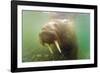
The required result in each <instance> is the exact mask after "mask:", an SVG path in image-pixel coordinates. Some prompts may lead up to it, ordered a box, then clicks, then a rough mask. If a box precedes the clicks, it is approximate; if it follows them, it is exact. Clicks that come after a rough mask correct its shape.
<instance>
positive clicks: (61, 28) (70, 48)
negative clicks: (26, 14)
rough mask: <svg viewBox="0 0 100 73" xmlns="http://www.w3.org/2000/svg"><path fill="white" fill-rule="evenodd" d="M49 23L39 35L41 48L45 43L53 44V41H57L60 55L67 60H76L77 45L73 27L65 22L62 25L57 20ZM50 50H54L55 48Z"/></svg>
mask: <svg viewBox="0 0 100 73" xmlns="http://www.w3.org/2000/svg"><path fill="white" fill-rule="evenodd" d="M50 22H53V23H50ZM50 22H48V23H46V24H45V25H44V26H43V28H42V30H41V32H40V34H39V38H40V41H41V44H42V45H43V46H44V45H45V43H48V44H54V40H57V41H58V43H59V45H60V48H61V51H62V54H63V56H64V57H65V58H66V59H67V60H75V59H77V58H78V57H77V54H78V45H77V40H76V34H75V30H74V28H73V26H72V25H71V24H68V23H67V22H66V23H63V22H61V21H59V20H57V19H55V20H51V21H50ZM52 48H54V49H55V47H52ZM59 54H60V53H59Z"/></svg>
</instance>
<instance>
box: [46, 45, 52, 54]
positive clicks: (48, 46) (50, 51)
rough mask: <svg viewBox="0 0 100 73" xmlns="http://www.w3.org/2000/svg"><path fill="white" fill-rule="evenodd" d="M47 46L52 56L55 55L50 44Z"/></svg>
mask: <svg viewBox="0 0 100 73" xmlns="http://www.w3.org/2000/svg"><path fill="white" fill-rule="evenodd" d="M45 45H46V46H47V47H48V49H49V51H50V53H51V54H53V51H52V49H51V47H50V45H49V44H45Z"/></svg>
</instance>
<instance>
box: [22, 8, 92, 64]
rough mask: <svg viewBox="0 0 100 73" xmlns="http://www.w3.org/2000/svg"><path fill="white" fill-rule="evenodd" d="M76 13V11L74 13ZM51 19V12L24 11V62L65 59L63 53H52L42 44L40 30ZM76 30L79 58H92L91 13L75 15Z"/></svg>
mask: <svg viewBox="0 0 100 73" xmlns="http://www.w3.org/2000/svg"><path fill="white" fill-rule="evenodd" d="M73 14H75V13H73ZM48 21H49V14H48V13H46V12H41V11H27V10H23V12H22V62H33V61H51V60H63V58H62V56H61V55H56V54H54V55H52V54H51V53H50V51H49V50H48V48H47V47H44V46H42V45H41V43H40V40H39V32H40V31H41V28H42V26H43V25H44V24H45V23H46V22H48ZM74 21H75V30H76V36H77V42H78V47H79V49H78V50H79V51H78V59H89V58H90V15H89V14H88V13H85V14H83V13H78V14H77V15H76V16H75V19H74Z"/></svg>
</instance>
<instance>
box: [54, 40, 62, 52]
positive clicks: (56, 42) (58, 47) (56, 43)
mask: <svg viewBox="0 0 100 73" xmlns="http://www.w3.org/2000/svg"><path fill="white" fill-rule="evenodd" d="M54 43H55V45H56V47H57V49H58V51H59V52H60V53H61V49H60V46H59V43H58V41H57V40H55V41H54Z"/></svg>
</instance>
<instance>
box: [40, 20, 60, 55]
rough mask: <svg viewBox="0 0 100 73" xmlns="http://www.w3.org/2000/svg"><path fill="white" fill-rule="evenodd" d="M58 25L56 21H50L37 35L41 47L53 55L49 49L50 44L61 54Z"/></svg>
mask: <svg viewBox="0 0 100 73" xmlns="http://www.w3.org/2000/svg"><path fill="white" fill-rule="evenodd" d="M58 25H59V22H58V21H50V22H48V23H46V24H45V25H44V26H43V28H42V31H41V32H40V34H39V37H40V41H41V43H42V45H43V46H47V47H48V48H49V50H50V52H51V53H52V54H53V51H52V48H51V47H50V45H51V44H55V46H56V48H57V49H58V51H59V52H60V53H61V49H60V43H59V41H60V38H59V33H60V32H58V31H59V29H58V28H57V26H58Z"/></svg>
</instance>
